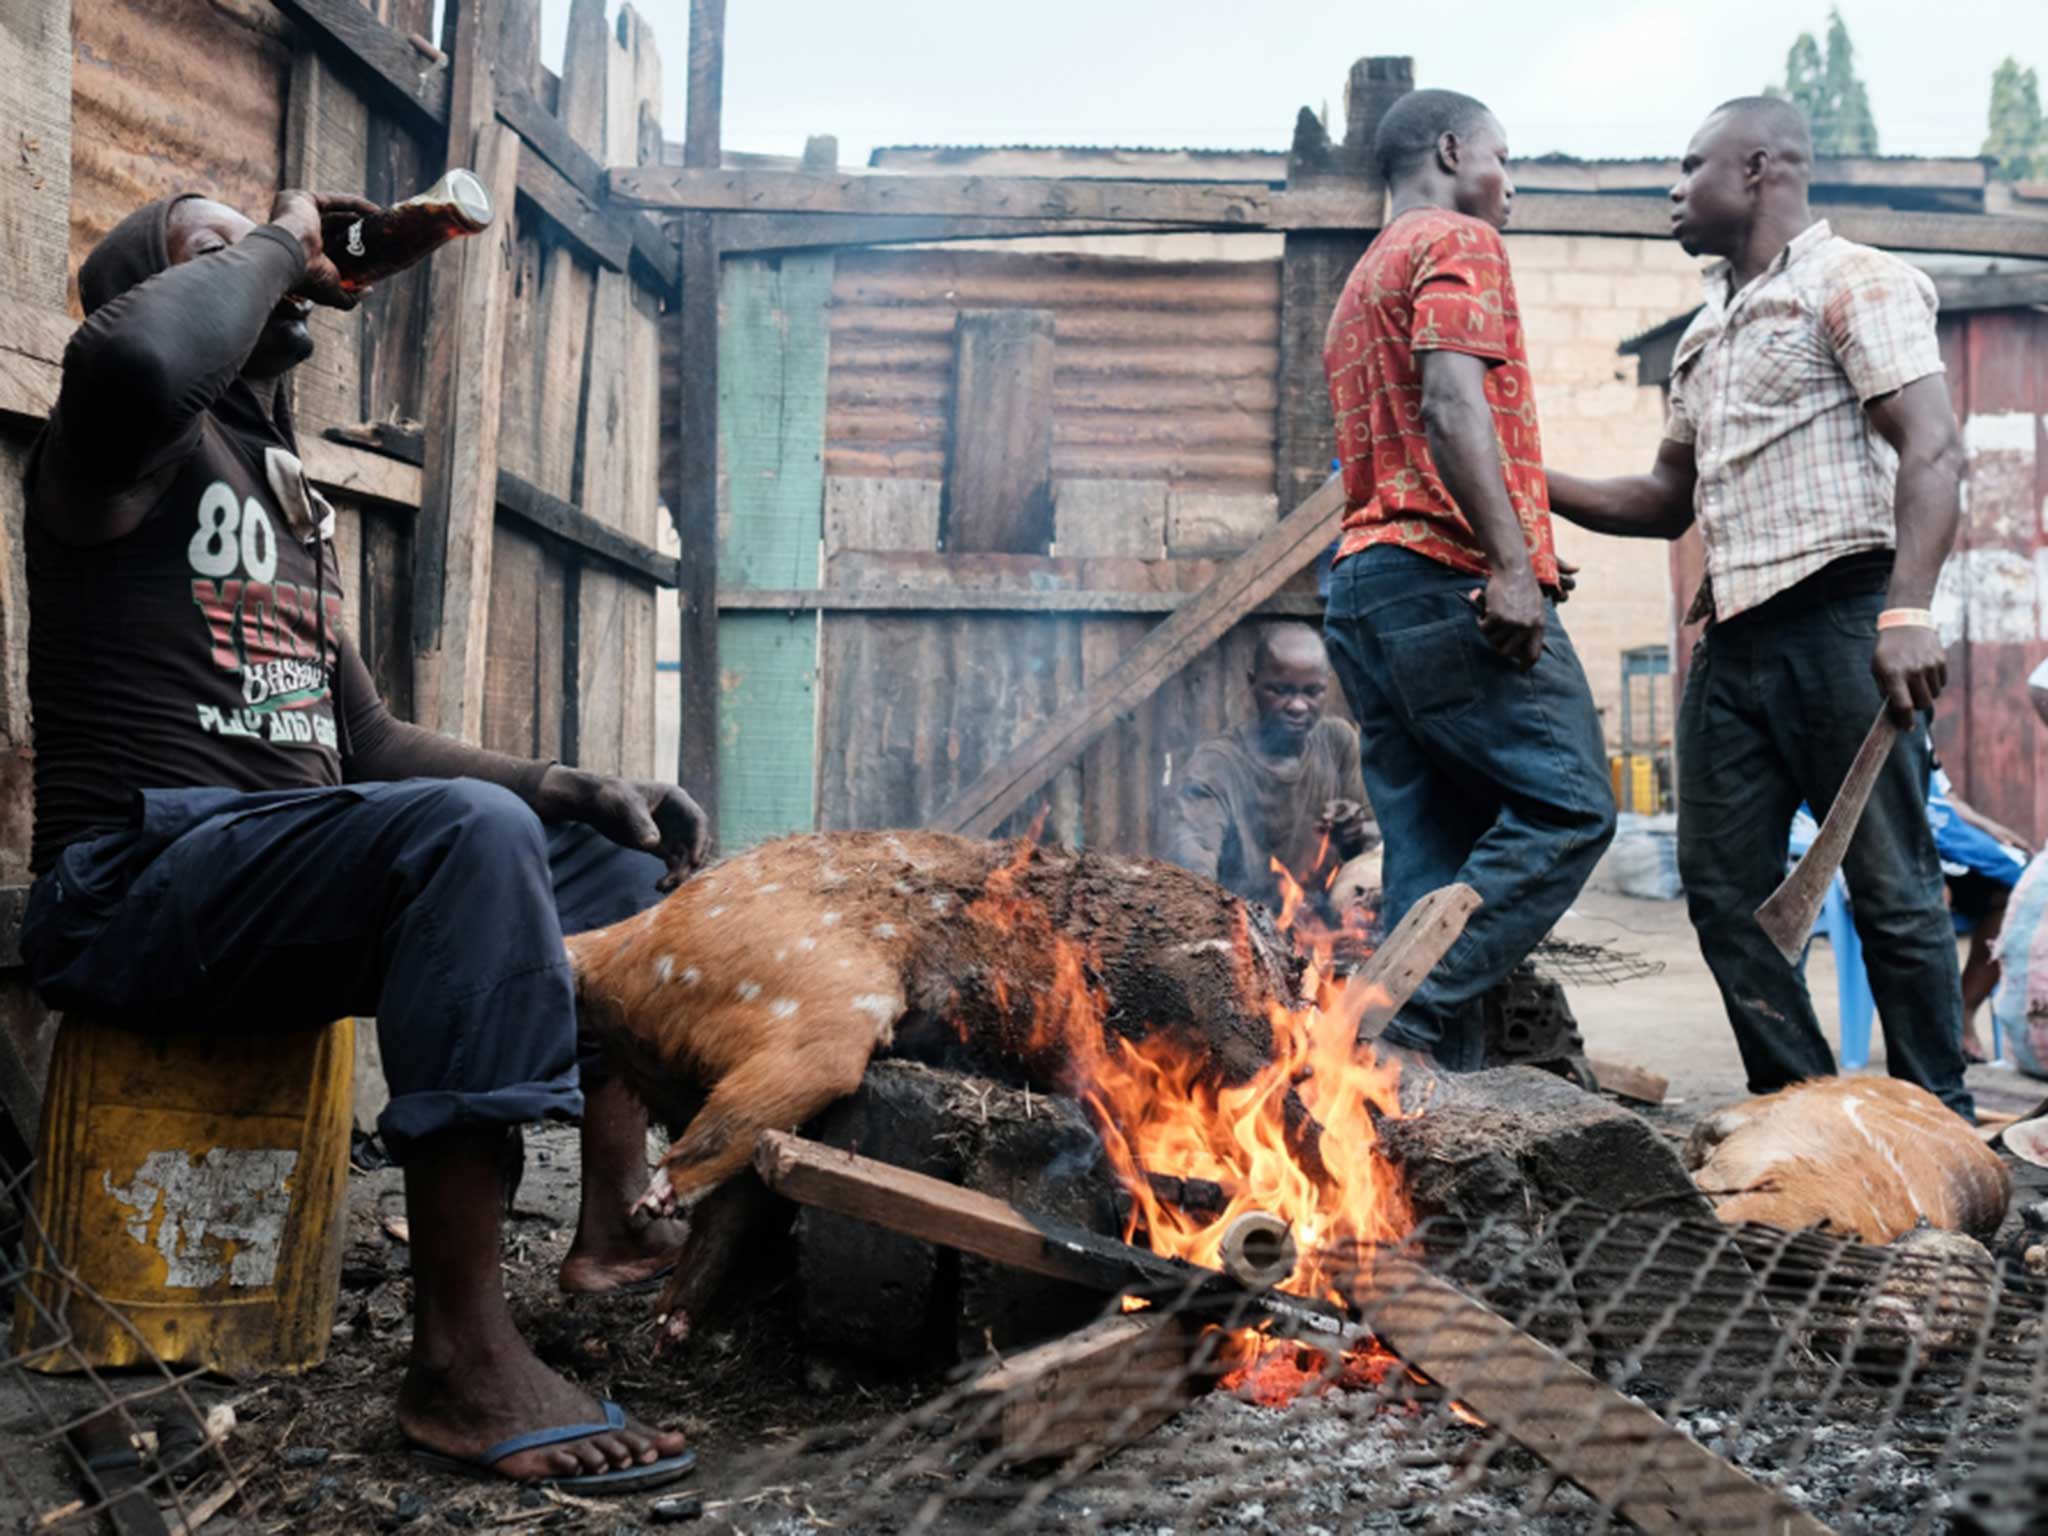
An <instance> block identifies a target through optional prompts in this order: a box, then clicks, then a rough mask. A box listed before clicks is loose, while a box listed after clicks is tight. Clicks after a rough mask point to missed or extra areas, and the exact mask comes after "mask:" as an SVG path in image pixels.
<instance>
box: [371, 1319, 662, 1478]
mask: <svg viewBox="0 0 2048 1536" xmlns="http://www.w3.org/2000/svg"><path fill="white" fill-rule="evenodd" d="M602 1422H604V1412H603V1410H602V1409H601V1408H600V1407H599V1406H598V1403H597V1401H596V1400H595V1399H594V1398H592V1397H591V1396H590V1395H589V1394H588V1393H585V1392H582V1391H579V1390H578V1389H577V1388H575V1387H573V1386H571V1385H570V1384H569V1383H568V1382H567V1381H564V1380H563V1379H562V1378H561V1377H560V1376H557V1375H556V1374H555V1373H554V1372H553V1371H551V1370H549V1369H548V1368H547V1367H546V1366H544V1365H542V1364H541V1363H540V1361H539V1360H538V1359H536V1358H535V1357H534V1356H533V1354H532V1353H531V1352H530V1351H528V1350H527V1349H526V1347H525V1346H524V1345H523V1344H521V1345H519V1346H518V1347H517V1348H516V1349H515V1350H509V1351H506V1352H504V1353H502V1354H499V1355H497V1356H495V1357H485V1358H483V1359H478V1358H476V1357H474V1356H472V1357H471V1358H469V1359H466V1360H465V1361H464V1362H463V1365H462V1367H461V1368H460V1369H458V1370H448V1371H437V1370H434V1369H432V1368H430V1367H427V1366H424V1365H422V1364H421V1363H420V1362H419V1361H418V1360H417V1359H415V1360H414V1361H413V1363H412V1365H411V1366H410V1367H408V1369H407V1371H406V1374H405V1381H404V1383H403V1384H402V1385H401V1386H400V1387H399V1389H398V1427H399V1429H400V1430H401V1431H402V1432H403V1433H404V1435H405V1438H406V1439H407V1440H408V1441H410V1442H411V1443H412V1444H413V1445H416V1446H418V1447H420V1448H421V1449H423V1450H428V1451H436V1452H439V1453H440V1454H441V1455H443V1456H451V1457H455V1458H458V1459H462V1460H470V1459H473V1458H475V1457H477V1456H480V1455H482V1454H483V1452H484V1451H486V1450H488V1449H489V1448H490V1447H491V1446H494V1445H496V1444H498V1443H499V1442H500V1441H503V1440H509V1439H511V1438H512V1437H513V1436H515V1435H522V1434H527V1433H529V1432H531V1431H534V1430H542V1429H549V1428H553V1427H555V1426H558V1425H565V1424H600V1423H602ZM687 1445H688V1442H687V1441H686V1440H685V1439H684V1437H683V1436H682V1435H680V1434H677V1433H675V1432H674V1431H672V1430H652V1429H649V1428H647V1426H645V1425H644V1424H639V1423H635V1422H633V1421H631V1420H628V1421H627V1423H626V1426H625V1428H623V1429H619V1430H613V1431H609V1432H605V1433H601V1434H594V1435H589V1436H586V1437H585V1438H583V1439H581V1440H571V1441H568V1442H566V1443H565V1444H562V1445H550V1446H542V1447H539V1448H538V1449H535V1450H530V1451H520V1452H517V1453H515V1454H514V1455H511V1456H507V1457H505V1458H504V1459H503V1460H502V1461H499V1462H497V1463H495V1464H494V1467H493V1469H494V1470H495V1471H496V1472H497V1473H498V1474H499V1475H500V1476H502V1477H505V1478H507V1479H509V1480H511V1481H513V1482H521V1483H525V1482H533V1481H535V1480H536V1479H542V1478H556V1477H586V1476H591V1475H593V1474H596V1473H600V1472H616V1471H621V1470H623V1469H625V1468H628V1467H634V1466H645V1465H648V1464H649V1463H652V1462H655V1461H659V1460H661V1459H662V1458H663V1457H667V1456H676V1455H680V1454H681V1453H682V1452H683V1451H684V1450H685V1449H687Z"/></svg>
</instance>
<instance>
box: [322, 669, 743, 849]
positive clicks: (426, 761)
mask: <svg viewBox="0 0 2048 1536" xmlns="http://www.w3.org/2000/svg"><path fill="white" fill-rule="evenodd" d="M336 694H337V697H336V700H335V707H336V709H337V710H338V711H340V712H341V713H342V715H343V718H344V720H345V722H346V725H347V742H348V755H347V757H346V758H345V760H344V761H343V763H342V772H343V774H344V776H345V777H346V778H347V779H348V781H349V782H350V783H353V784H363V783H381V782H385V781H389V780H394V779H481V780H483V781H484V782H485V783H487V784H497V785H500V786H502V787H503V788H506V789H509V790H511V791H512V793H513V794H515V795H517V796H519V798H520V799H522V800H524V801H525V802H526V803H527V804H528V805H529V806H531V807H532V808H533V812H534V814H535V815H537V816H539V817H540V818H541V819H542V820H544V821H574V822H581V823H583V824H584V825H586V826H590V827H594V828H596V829H597V830H598V831H599V832H602V833H603V834H604V835H605V836H606V837H609V838H610V839H611V840H612V841H613V842H615V843H618V844H620V845H622V846H623V847H627V848H635V849H639V850H641V851H643V852H646V853H651V854H654V855H656V856H657V857H659V858H662V859H665V860H666V861H667V863H668V876H667V878H666V880H665V881H664V882H663V883H664V885H665V886H672V885H673V884H674V883H676V882H677V881H680V880H681V879H682V878H683V876H685V875H687V874H689V873H690V871H692V870H694V869H695V868H696V867H697V866H698V865H700V864H702V863H703V862H704V858H705V855H706V853H707V851H708V845H709V837H710V828H709V826H708V824H707V822H706V821H705V818H704V812H703V811H702V810H701V809H700V808H699V807H698V805H697V802H696V801H694V800H692V799H691V798H690V796H689V795H688V794H687V793H686V792H685V791H684V790H683V789H682V788H681V787H680V786H678V785H674V784H652V783H633V782H631V781H629V780H626V779H620V778H615V777H613V776H611V775H609V774H601V773H589V772H586V771H584V770H583V769H580V768H568V767H564V766H563V765H562V764H560V763H541V762H534V761H532V760H530V759H528V758H523V757H513V756H510V755H509V754H507V753H503V752H488V751H485V750H484V749H483V748H482V747H472V746H470V745H468V744H467V743H466V742H460V741H456V740H454V739H453V738H451V737H447V736H443V735H440V734H439V733H438V732H435V731H430V730H427V729H425V728H424V727H421V726H417V725H413V724H411V723H409V722H407V721H404V720H400V719H399V718H398V717H397V716H395V715H393V714H392V713H391V711H390V710H389V709H387V708H386V707H385V705H384V701H383V699H382V698H380V697H379V696H378V694H377V686H376V684H375V683H373V682H372V681H371V680H370V673H369V669H368V668H367V667H365V666H364V665H363V658H362V656H361V655H360V653H358V652H357V650H356V648H355V645H354V643H353V642H351V641H349V640H347V639H346V638H343V639H342V640H341V641H340V642H339V666H338V667H337V675H336Z"/></svg>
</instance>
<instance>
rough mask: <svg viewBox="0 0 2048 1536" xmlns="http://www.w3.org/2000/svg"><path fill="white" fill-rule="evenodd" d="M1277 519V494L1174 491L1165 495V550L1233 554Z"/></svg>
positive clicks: (1278, 511) (1266, 529)
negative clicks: (1258, 494)
mask: <svg viewBox="0 0 2048 1536" xmlns="http://www.w3.org/2000/svg"><path fill="white" fill-rule="evenodd" d="M1279 520H1280V498H1279V497H1278V496H1272V495H1265V496H1257V495H1243V494H1237V495H1232V494H1228V493H1224V492H1217V491H1174V492H1171V493H1170V494H1169V495H1168V496H1167V498H1166V548H1167V552H1168V553H1169V554H1172V555H1234V554H1237V553H1238V552H1239V551H1240V550H1243V549H1245V548H1248V547H1249V546H1250V545H1251V544H1253V543H1254V542H1255V541H1256V540H1257V539H1258V538H1259V537H1260V536H1261V535H1262V534H1264V533H1266V532H1267V531H1269V530H1270V529H1271V528H1272V526H1273V525H1274V524H1275V523H1276V522H1278V521H1279Z"/></svg>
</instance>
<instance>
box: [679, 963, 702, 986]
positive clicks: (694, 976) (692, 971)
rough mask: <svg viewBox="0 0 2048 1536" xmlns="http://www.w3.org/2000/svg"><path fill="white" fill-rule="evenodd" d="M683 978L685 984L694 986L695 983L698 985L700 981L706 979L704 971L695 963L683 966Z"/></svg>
mask: <svg viewBox="0 0 2048 1536" xmlns="http://www.w3.org/2000/svg"><path fill="white" fill-rule="evenodd" d="M682 979H683V985H684V986H686V987H694V986H695V985H697V983H698V982H700V981H702V980H703V979H704V973H703V972H702V971H700V970H698V969H697V967H695V966H694V965H686V966H684V967H683V978H682Z"/></svg>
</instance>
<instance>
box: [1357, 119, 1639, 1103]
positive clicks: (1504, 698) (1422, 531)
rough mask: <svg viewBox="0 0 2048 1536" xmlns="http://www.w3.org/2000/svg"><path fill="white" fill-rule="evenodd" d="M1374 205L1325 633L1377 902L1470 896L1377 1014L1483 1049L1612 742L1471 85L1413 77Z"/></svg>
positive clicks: (1500, 168) (1494, 169)
mask: <svg viewBox="0 0 2048 1536" xmlns="http://www.w3.org/2000/svg"><path fill="white" fill-rule="evenodd" d="M1373 152H1374V154H1375V156H1376V157H1377V158H1378V160H1379V165H1380V172H1381V175H1382V176H1383V177H1384V178H1385V179H1386V182H1387V186H1388V188H1389V192H1390V205H1389V210H1388V214H1389V216H1388V220H1387V225H1386V227H1385V228H1384V229H1382V230H1381V231H1380V233H1379V237H1378V238H1377V239H1375V240H1374V241H1373V243H1372V245H1371V247H1370V248H1369V249H1368V250H1367V251H1366V253H1365V255H1364V257H1363V258H1361V259H1360V261H1359V263H1358V266H1357V267H1356V268H1355V269H1354V270H1353V271H1352V274H1351V277H1350V280H1349V281H1348V282H1347V283H1346V284H1345V285H1344V293H1343V296H1342V297H1341V298H1340V299H1339V300H1338V302H1337V310H1336V313H1335V314H1334V315H1332V316H1331V317H1330V329H1329V333H1328V335H1327V337H1326V338H1325V341H1324V346H1323V363H1324V367H1325V368H1326V370H1327V371H1328V373H1329V377H1330V404H1331V408H1332V411H1333V412H1334V414H1335V416H1336V424H1337V448H1338V454H1339V456H1340V458H1341V460H1342V464H1343V471H1344V489H1345V492H1346V495H1347V497H1348V499H1349V502H1350V511H1349V512H1347V513H1346V514H1345V518H1344V537H1343V540H1342V542H1341V543H1340V545H1339V546H1338V551H1337V560H1336V564H1335V566H1334V568H1333V569H1332V571H1331V573H1330V593H1329V607H1328V611H1327V614H1326V616H1325V620H1324V632H1325V638H1326V640H1327V642H1328V644H1329V649H1330V659H1331V661H1332V663H1333V664H1334V665H1335V668H1336V671H1337V676H1338V678H1339V680H1340V681H1341V682H1342V684H1343V686H1344V691H1345V694H1346V696H1347V697H1348V698H1349V699H1350V701H1351V710H1352V713H1353V715H1354V716H1355V717H1356V719H1357V721H1358V725H1359V730H1360V735H1361V745H1362V748H1363V768H1364V771H1365V783H1366V790H1367V792H1368V794H1369V795H1370V796H1371V799H1372V804H1373V808H1374V810H1375V811H1376V812H1377V814H1378V816H1379V819H1380V825H1381V828H1382V830H1383V832H1384V834H1385V837H1386V848H1387V853H1386V903H1385V911H1384V915H1385V918H1386V921H1387V922H1388V923H1395V922H1398V921H1399V920H1400V918H1401V915H1402V914H1403V913H1404V912H1406V911H1407V910H1408V908H1409V907H1410V906H1412V905H1413V904H1414V903H1415V902H1416V901H1417V900H1418V899H1419V898H1420V897H1421V896H1422V895H1423V894H1424V893H1426V892H1427V891H1429V890H1431V889H1433V888H1435V887H1437V886H1440V885H1446V884H1449V883H1450V882H1452V881H1463V882H1464V883H1465V884H1467V885H1470V886H1472V887H1473V888H1474V889H1476V890H1477V891H1478V892H1479V894H1480V896H1481V897H1482V898H1483V899H1484V902H1485V905H1484V906H1482V907H1481V908H1480V909H1479V910H1478V911H1477V912H1476V913H1474V914H1473V917H1472V921H1471V922H1470V923H1469V924H1468V925H1467V926H1466V929H1465V934H1464V936H1463V937H1462V938H1461V939H1460V940H1459V941H1458V943H1457V944H1456V945H1454V946H1453V947H1452V949H1451V951H1450V953H1449V954H1448V955H1447V956H1445V958H1444V960H1443V963H1442V964H1440V965H1439V966H1438V967H1437V969H1436V970H1435V972H1433V973H1432V974H1431V976H1430V977H1429V979H1428V980H1427V981H1425V982H1424V983H1423V985H1422V987H1421V988H1420V989H1418V990H1417V992H1416V993H1415V996H1414V997H1413V998H1412V999H1411V1000H1410V1002H1409V1004H1408V1006H1407V1007H1405V1008H1403V1009H1402V1011H1401V1013H1400V1015H1399V1016H1398V1017H1397V1018H1396V1019H1395V1021H1394V1023H1393V1025H1392V1026H1391V1027H1390V1028H1389V1029H1388V1031H1387V1038H1388V1039H1389V1040H1391V1041H1393V1042H1395V1043H1396V1044H1401V1045H1406V1046H1411V1047H1414V1048H1417V1049H1421V1050H1426V1051H1429V1052H1430V1053H1431V1054H1433V1055H1434V1056H1436V1057H1437V1059H1438V1060H1439V1061H1440V1062H1441V1063H1443V1064H1444V1065H1446V1066H1449V1067H1452V1068H1456V1069H1460V1070H1471V1069H1473V1068H1476V1067H1478V1066H1480V1065H1481V1064H1482V1058H1483V1055H1484V1045H1485V1043H1484V1040H1483V1038H1482V1024H1481V1017H1480V1010H1479V1007H1478V1004H1479V1000H1480V998H1481V997H1482V995H1483V994H1484V993H1485V992H1486V991H1487V990H1488V989H1489V988H1491V987H1492V986H1494V985H1495V984H1496V983H1498V982H1500V981H1501V980H1502V979H1503V978H1505V977H1506V975H1507V974H1508V972H1509V971H1511V970H1513V969H1514V967H1515V966H1517V965H1518V964H1520V963H1521V961H1522V959H1523V958H1524V957H1525V956H1526V955H1527V954H1528V953H1529V951H1530V950H1531V949H1532V948H1534V947H1535V945H1536V943H1537V942H1538V941H1539V940H1540V939H1542V938H1543V936H1544V935H1545V934H1546V933H1548V932H1549V931H1550V928H1551V925H1552V924H1553V923H1555V922H1556V921H1557V919H1558V918H1559V917H1560V916H1562V915H1563V913H1564V910H1565V908H1566V907H1567V906H1569V905H1570V904H1571V901H1572V898H1573V897H1575V896H1576V895H1577V894H1578V893H1579V889H1580V887H1581V886H1583V885H1584V884H1585V881H1586V877H1587V875H1589V874H1590V873H1592V869H1593V865H1594V864H1595V862H1597V861H1598V859H1599V857H1600V854H1601V852H1602V850H1604V849H1605V848H1606V846H1607V844H1608V841H1609V839H1610V838H1612V836H1613V835H1614V795H1613V791H1612V790H1611V788H1610V787H1609V783H1608V774H1607V749H1606V743H1605V741H1604V739H1603V737H1602V734H1601V729H1600V719H1599V715H1598V713H1597V712H1596V711H1595V710H1594V708H1593V696H1592V693H1591V692H1590V691H1589V690H1588V688H1587V687H1586V676H1585V673H1584V672H1583V671H1582V670H1581V669H1580V667H1579V660H1578V657H1577V655H1576V654H1575V653H1574V652H1573V650H1572V646H1571V641H1570V640H1569V639H1568V638H1567V637H1566V635H1565V632H1564V629H1563V626H1561V625H1560V624H1559V623H1558V621H1557V613H1556V610H1555V607H1554V604H1555V602H1556V600H1557V599H1558V598H1559V597H1561V596H1562V595H1563V594H1562V590H1561V582H1560V579H1559V575H1558V563H1557V551H1556V549H1555V547H1554V545H1553V544H1552V542H1551V532H1550V505H1549V496H1548V491H1547V489H1546V486H1545V483H1544V475H1543V449H1542V443H1541V439H1540V437H1539V434H1538V431H1537V426H1536V401H1535V396H1534V394H1533V392H1532V390H1531V387H1530V382H1529V364H1528V358H1527V356H1526V355H1525V354H1524V352H1523V348H1522V324H1521V317H1520V315H1519V313H1518V312H1517V310H1516V307H1515V287H1514V281H1513V279H1512V278H1511V277H1510V276H1509V273H1508V259H1507V251H1506V249H1505V248H1504V247H1503V246H1502V244H1501V238H1500V231H1501V230H1502V229H1503V228H1505V227H1506V225H1507V221H1508V206H1509V204H1510V203H1511V202H1512V201H1513V199H1514V186H1513V184H1512V182H1511V181H1510V180H1509V178H1508V171H1507V165H1506V159H1507V144H1506V140H1505V137H1504V135H1503V134H1502V131H1501V127H1500V124H1499V123H1498V122H1497V121H1495V119H1494V116H1493V114H1492V113H1491V112H1489V111H1487V109H1486V108H1485V106H1483V105H1482V104H1481V103H1479V102H1477V101H1474V100H1473V99H1472V98H1471V97H1469V96H1461V95H1459V94H1457V93H1456V92H1454V91H1415V92H1412V93H1410V94H1409V95H1408V96H1405V97H1403V98H1402V99H1401V101H1400V102H1399V103H1397V104H1396V105H1395V106H1394V108H1393V109H1392V110H1391V111H1389V112H1388V113H1387V115H1386V117H1385V118H1384V119H1382V121H1381V124H1380V128H1379V132H1378V134H1377V136H1376V137H1375V139H1374V142H1373Z"/></svg>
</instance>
